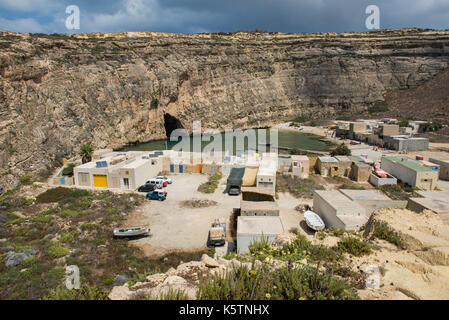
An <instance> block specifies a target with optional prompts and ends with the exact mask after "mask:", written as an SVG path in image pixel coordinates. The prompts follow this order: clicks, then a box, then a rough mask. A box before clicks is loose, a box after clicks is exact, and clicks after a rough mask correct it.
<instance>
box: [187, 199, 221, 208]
mask: <svg viewBox="0 0 449 320" xmlns="http://www.w3.org/2000/svg"><path fill="white" fill-rule="evenodd" d="M179 205H180V206H181V207H183V208H207V207H213V206H216V205H217V202H216V201H214V200H207V199H192V200H184V201H181V203H180V204H179Z"/></svg>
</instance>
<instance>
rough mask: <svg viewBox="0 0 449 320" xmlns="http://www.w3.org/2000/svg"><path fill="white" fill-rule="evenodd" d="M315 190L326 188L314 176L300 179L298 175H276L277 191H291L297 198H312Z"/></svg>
mask: <svg viewBox="0 0 449 320" xmlns="http://www.w3.org/2000/svg"><path fill="white" fill-rule="evenodd" d="M314 190H324V187H323V186H322V185H321V184H319V183H317V182H316V181H315V179H314V176H311V177H310V178H307V179H299V178H298V177H296V176H290V175H282V174H279V175H277V177H276V192H289V193H290V194H292V195H293V196H295V197H297V198H308V199H311V198H313V191H314Z"/></svg>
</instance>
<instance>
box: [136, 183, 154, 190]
mask: <svg viewBox="0 0 449 320" xmlns="http://www.w3.org/2000/svg"><path fill="white" fill-rule="evenodd" d="M154 189H156V185H154V184H151V183H145V184H144V185H143V186H140V187H139V189H137V191H139V192H150V191H153V190H154Z"/></svg>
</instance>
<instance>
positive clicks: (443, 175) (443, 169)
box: [429, 158, 449, 180]
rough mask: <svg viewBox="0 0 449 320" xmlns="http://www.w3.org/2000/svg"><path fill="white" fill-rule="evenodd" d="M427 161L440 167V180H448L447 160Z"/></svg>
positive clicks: (448, 168)
mask: <svg viewBox="0 0 449 320" xmlns="http://www.w3.org/2000/svg"><path fill="white" fill-rule="evenodd" d="M429 161H430V162H432V163H435V164H438V165H439V166H440V173H439V178H440V179H441V180H449V160H439V159H435V158H429Z"/></svg>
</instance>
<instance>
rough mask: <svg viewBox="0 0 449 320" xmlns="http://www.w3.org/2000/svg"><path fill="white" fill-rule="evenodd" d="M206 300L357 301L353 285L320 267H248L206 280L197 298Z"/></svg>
mask: <svg viewBox="0 0 449 320" xmlns="http://www.w3.org/2000/svg"><path fill="white" fill-rule="evenodd" d="M197 297H198V299H205V300H281V299H288V300H354V299H359V297H358V295H357V291H356V290H355V289H354V288H353V287H351V285H350V284H349V283H348V282H347V281H345V280H342V279H340V278H338V277H336V276H334V275H333V274H332V273H328V272H322V271H320V270H319V268H318V267H311V266H304V267H302V268H290V267H288V266H287V267H282V268H280V269H278V270H275V271H273V270H270V269H268V268H262V269H258V270H256V269H251V270H248V269H247V268H246V267H245V266H242V267H240V268H238V269H234V270H233V271H230V272H228V273H227V274H225V275H216V276H214V277H211V278H208V279H207V280H205V281H203V282H202V283H201V285H200V290H199V291H198V295H197Z"/></svg>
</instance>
